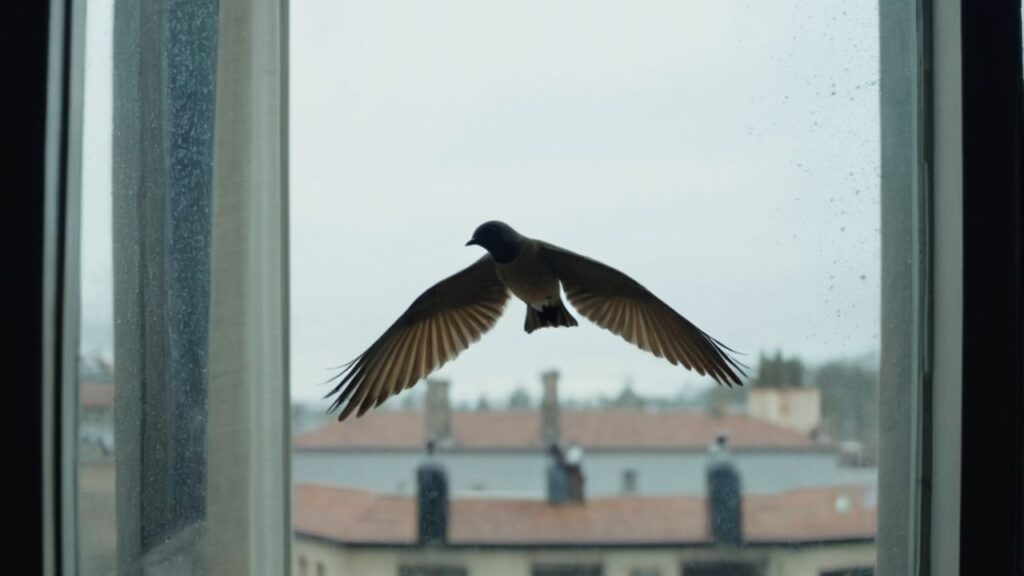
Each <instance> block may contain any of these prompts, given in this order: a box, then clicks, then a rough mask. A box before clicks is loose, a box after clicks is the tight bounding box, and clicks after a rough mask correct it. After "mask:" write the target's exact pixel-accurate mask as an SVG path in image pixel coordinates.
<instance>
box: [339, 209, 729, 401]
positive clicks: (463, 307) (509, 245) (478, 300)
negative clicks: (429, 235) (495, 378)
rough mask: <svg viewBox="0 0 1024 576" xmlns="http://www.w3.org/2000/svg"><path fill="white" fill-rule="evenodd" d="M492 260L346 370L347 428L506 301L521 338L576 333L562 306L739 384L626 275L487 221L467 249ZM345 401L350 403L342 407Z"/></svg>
mask: <svg viewBox="0 0 1024 576" xmlns="http://www.w3.org/2000/svg"><path fill="white" fill-rule="evenodd" d="M471 244H476V245H479V246H482V247H483V248H485V249H486V250H487V251H488V254H486V255H484V256H483V257H482V258H480V259H479V260H477V261H476V262H474V263H473V264H472V265H470V266H469V267H468V268H466V269H465V270H462V271H461V272H458V273H456V274H454V275H452V276H450V277H448V278H446V279H444V280H442V281H441V282H438V283H437V284H435V285H434V286H432V287H431V288H429V289H428V290H427V291H426V292H424V293H423V294H422V295H420V297H419V298H417V299H416V300H415V301H414V302H413V303H412V305H411V306H410V307H409V309H408V310H406V311H405V313H404V314H402V315H401V316H400V317H399V318H398V320H397V321H395V323H394V324H392V325H391V327H390V328H388V330H387V331H385V332H384V334H383V335H382V336H381V337H380V338H378V339H377V341H376V342H374V343H373V344H372V345H371V346H370V347H369V348H368V349H367V350H366V351H365V352H363V354H361V355H360V356H359V357H357V358H356V359H355V360H353V361H352V362H350V363H349V364H348V365H346V367H345V370H344V371H343V372H342V373H341V374H340V376H341V377H342V379H341V382H339V383H338V385H337V386H335V388H334V389H333V390H332V391H331V392H330V394H328V396H331V395H334V394H337V395H338V397H337V398H335V400H334V403H333V404H332V405H331V409H332V410H333V409H336V408H338V407H340V406H341V405H342V404H345V407H344V409H343V410H342V411H341V413H340V414H339V416H338V419H339V420H344V419H345V418H346V417H348V416H349V415H350V414H351V413H352V412H353V411H356V410H357V409H358V412H357V415H360V416H361V415H362V414H364V413H365V412H366V411H367V410H369V409H370V408H372V407H373V406H378V405H380V403H382V402H383V401H384V400H386V399H387V398H388V397H390V396H392V395H393V394H397V393H398V392H400V391H402V390H403V389H405V388H408V387H410V386H412V385H414V384H415V383H416V382H418V381H419V380H420V379H422V378H423V377H425V376H427V375H428V374H429V373H431V372H433V371H434V370H436V369H438V368H440V367H441V365H443V364H444V363H445V362H448V361H449V360H451V359H453V358H455V356H457V355H458V354H459V352H461V351H462V350H464V349H465V348H467V347H468V346H469V345H471V344H472V343H473V342H476V341H477V340H478V339H479V338H480V337H481V336H482V335H483V334H484V333H486V332H487V331H489V330H490V329H491V328H492V327H493V326H494V324H495V323H497V320H498V318H499V317H500V316H501V313H502V312H503V311H504V308H505V305H506V304H507V302H508V298H509V294H510V293H511V294H512V295H514V296H516V298H518V299H520V300H522V301H523V302H525V303H526V305H527V311H526V323H525V326H524V328H525V330H526V332H527V333H532V332H533V331H534V330H537V329H539V328H544V327H557V326H566V327H572V326H577V325H578V323H577V321H576V319H575V318H573V316H572V314H570V313H569V311H568V310H567V309H566V307H565V304H564V303H563V302H562V297H561V291H562V289H564V290H565V293H566V295H567V296H568V298H569V301H570V302H571V303H572V304H573V306H574V307H575V308H576V310H577V311H578V312H579V313H580V314H582V315H583V316H585V317H587V318H588V319H590V320H591V321H593V322H594V323H596V324H598V325H599V326H601V327H603V328H606V329H608V330H610V331H612V332H614V333H616V334H618V335H619V336H621V337H622V338H624V339H625V340H627V341H628V342H631V343H632V344H635V345H636V346H638V347H640V348H641V349H643V350H647V351H649V352H651V353H652V354H654V355H655V356H658V357H659V358H665V359H667V360H668V361H669V362H671V363H672V364H682V365H683V366H684V367H686V368H688V369H693V370H696V371H697V372H699V373H700V374H707V375H710V376H711V377H712V378H714V379H715V380H716V381H717V382H719V383H720V384H727V385H730V386H731V385H732V384H740V385H742V382H741V381H740V378H739V375H737V372H739V373H740V374H742V373H743V369H742V366H741V365H740V364H739V363H738V362H736V361H735V360H734V359H732V358H731V357H730V356H729V355H728V353H727V352H726V350H727V348H725V347H724V346H723V345H722V344H721V343H719V342H718V341H717V340H715V339H714V338H711V337H710V336H708V335H707V334H705V333H704V332H703V331H701V330H700V329H699V328H697V327H696V326H694V325H693V324H692V323H690V322H689V321H688V320H686V319H685V318H683V317H682V316H681V315H679V314H678V313H677V312H675V311H674V310H673V309H672V308H670V307H669V306H668V305H667V304H665V303H664V302H662V301H661V300H660V299H658V298H657V297H656V296H655V295H654V294H652V293H651V292H649V291H648V290H647V289H646V288H644V287H643V286H642V285H640V284H639V283H638V282H636V281H635V280H633V279H632V278H630V277H628V276H626V275H625V274H623V273H622V272H619V271H618V270H615V269H614V268H611V267H610V266H607V265H605V264H601V263H600V262H597V261H596V260H592V259H590V258H587V257H585V256H581V255H579V254H575V253H573V252H570V251H568V250H565V249H563V248H559V247H557V246H554V245H552V244H549V243H547V242H543V241H541V240H535V239H532V238H527V237H525V236H523V235H521V234H519V233H518V232H516V231H515V230H513V229H512V228H511V227H510V226H508V225H507V224H504V223H502V222H495V221H492V222H486V223H484V224H482V225H481V226H480V227H478V228H477V230H476V232H474V234H473V238H472V239H471V240H470V241H469V242H467V243H466V245H467V246H468V245H471ZM346 402H347V404H346Z"/></svg>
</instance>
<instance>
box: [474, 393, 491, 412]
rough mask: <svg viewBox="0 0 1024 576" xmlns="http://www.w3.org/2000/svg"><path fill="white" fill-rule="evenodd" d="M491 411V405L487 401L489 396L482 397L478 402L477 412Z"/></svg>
mask: <svg viewBox="0 0 1024 576" xmlns="http://www.w3.org/2000/svg"><path fill="white" fill-rule="evenodd" d="M490 409H491V403H490V402H488V401H487V396H484V395H483V394H481V395H480V399H479V400H477V401H476V411H477V412H488V411H490Z"/></svg>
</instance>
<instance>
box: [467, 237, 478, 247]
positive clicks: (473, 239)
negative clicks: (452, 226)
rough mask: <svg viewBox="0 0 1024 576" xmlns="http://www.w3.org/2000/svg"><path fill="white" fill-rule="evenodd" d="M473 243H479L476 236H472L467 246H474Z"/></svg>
mask: <svg viewBox="0 0 1024 576" xmlns="http://www.w3.org/2000/svg"><path fill="white" fill-rule="evenodd" d="M473 245H477V243H476V238H470V239H469V242H466V246H473Z"/></svg>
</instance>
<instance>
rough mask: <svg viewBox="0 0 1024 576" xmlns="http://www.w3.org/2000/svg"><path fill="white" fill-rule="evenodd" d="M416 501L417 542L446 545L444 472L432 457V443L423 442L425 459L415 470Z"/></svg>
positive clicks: (446, 513)
mask: <svg viewBox="0 0 1024 576" xmlns="http://www.w3.org/2000/svg"><path fill="white" fill-rule="evenodd" d="M416 502H417V516H418V518H419V535H418V538H419V543H420V544H421V545H438V544H446V543H447V542H448V473H447V472H446V471H445V469H444V466H443V465H442V464H441V463H440V462H439V461H438V460H437V459H436V458H435V457H434V443H433V442H429V441H428V442H427V458H426V460H424V461H423V463H422V464H420V466H419V469H418V470H417V471H416Z"/></svg>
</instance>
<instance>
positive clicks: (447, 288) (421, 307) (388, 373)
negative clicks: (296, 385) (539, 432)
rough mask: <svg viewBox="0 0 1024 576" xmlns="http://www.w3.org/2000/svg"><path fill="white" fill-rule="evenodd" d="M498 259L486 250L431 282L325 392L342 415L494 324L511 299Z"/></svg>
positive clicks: (383, 395)
mask: <svg viewBox="0 0 1024 576" xmlns="http://www.w3.org/2000/svg"><path fill="white" fill-rule="evenodd" d="M508 298H509V294H508V290H507V289H506V288H505V285H504V284H502V282H501V280H499V279H498V275H497V272H495V269H494V261H493V260H491V257H490V256H489V255H485V256H483V257H482V258H480V259H479V260H477V261H476V262H474V263H473V264H472V265H471V266H469V267H468V268H466V269H465V270H462V271H461V272H458V273H456V274H454V275H452V276H450V277H448V278H445V279H444V280H442V281H440V282H438V283H437V284H435V285H434V286H432V287H430V288H429V289H428V290H427V291H426V292H424V293H423V294H421V295H420V297H419V298H417V299H416V300H415V301H414V302H413V303H412V305H411V306H409V309H408V310H406V311H405V313H403V314H402V315H401V316H399V318H398V320H396V321H395V323H394V324H392V325H391V327H390V328H388V329H387V331H386V332H384V334H383V335H381V337H380V338H378V339H377V341H376V342H374V343H373V344H372V345H371V346H370V347H369V348H368V349H367V350H366V351H365V352H363V353H362V354H360V355H359V356H358V357H357V358H356V359H355V360H353V361H351V362H349V363H348V364H347V365H346V367H345V369H344V370H343V371H342V372H341V374H339V375H338V377H340V378H341V381H340V382H339V383H338V385H337V386H335V387H334V389H333V390H331V392H330V394H328V395H327V396H328V397H329V396H333V395H335V394H337V395H338V397H337V398H335V399H334V403H333V404H332V405H331V410H332V411H333V410H336V409H337V408H338V407H340V406H341V405H342V404H345V403H346V401H347V404H345V408H344V409H343V410H342V411H341V414H339V415H338V420H344V419H345V418H347V417H348V416H349V415H350V414H351V413H352V412H353V411H355V410H357V409H358V412H357V415H358V416H362V415H363V414H364V413H366V411H367V410H369V409H370V408H373V407H375V406H379V405H380V404H381V403H382V402H384V400H386V399H387V398H389V397H390V396H392V395H394V394H397V393H399V392H401V391H402V390H404V389H406V388H409V387H410V386H412V385H413V384H415V383H416V382H418V381H419V380H420V379H421V378H424V377H425V376H427V375H428V374H430V373H431V372H433V371H434V370H436V369H438V368H440V367H441V366H442V365H443V364H444V363H446V362H448V361H449V360H452V359H453V358H455V357H456V356H457V355H458V354H459V353H460V352H462V351H463V350H465V349H466V348H468V347H469V345H470V344H472V343H474V342H476V341H477V340H479V339H480V337H481V336H483V334H484V333H485V332H487V331H488V330H490V329H491V328H493V327H494V325H495V324H496V323H497V321H498V318H499V317H501V314H502V312H503V311H504V310H505V305H506V304H507V303H508Z"/></svg>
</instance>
